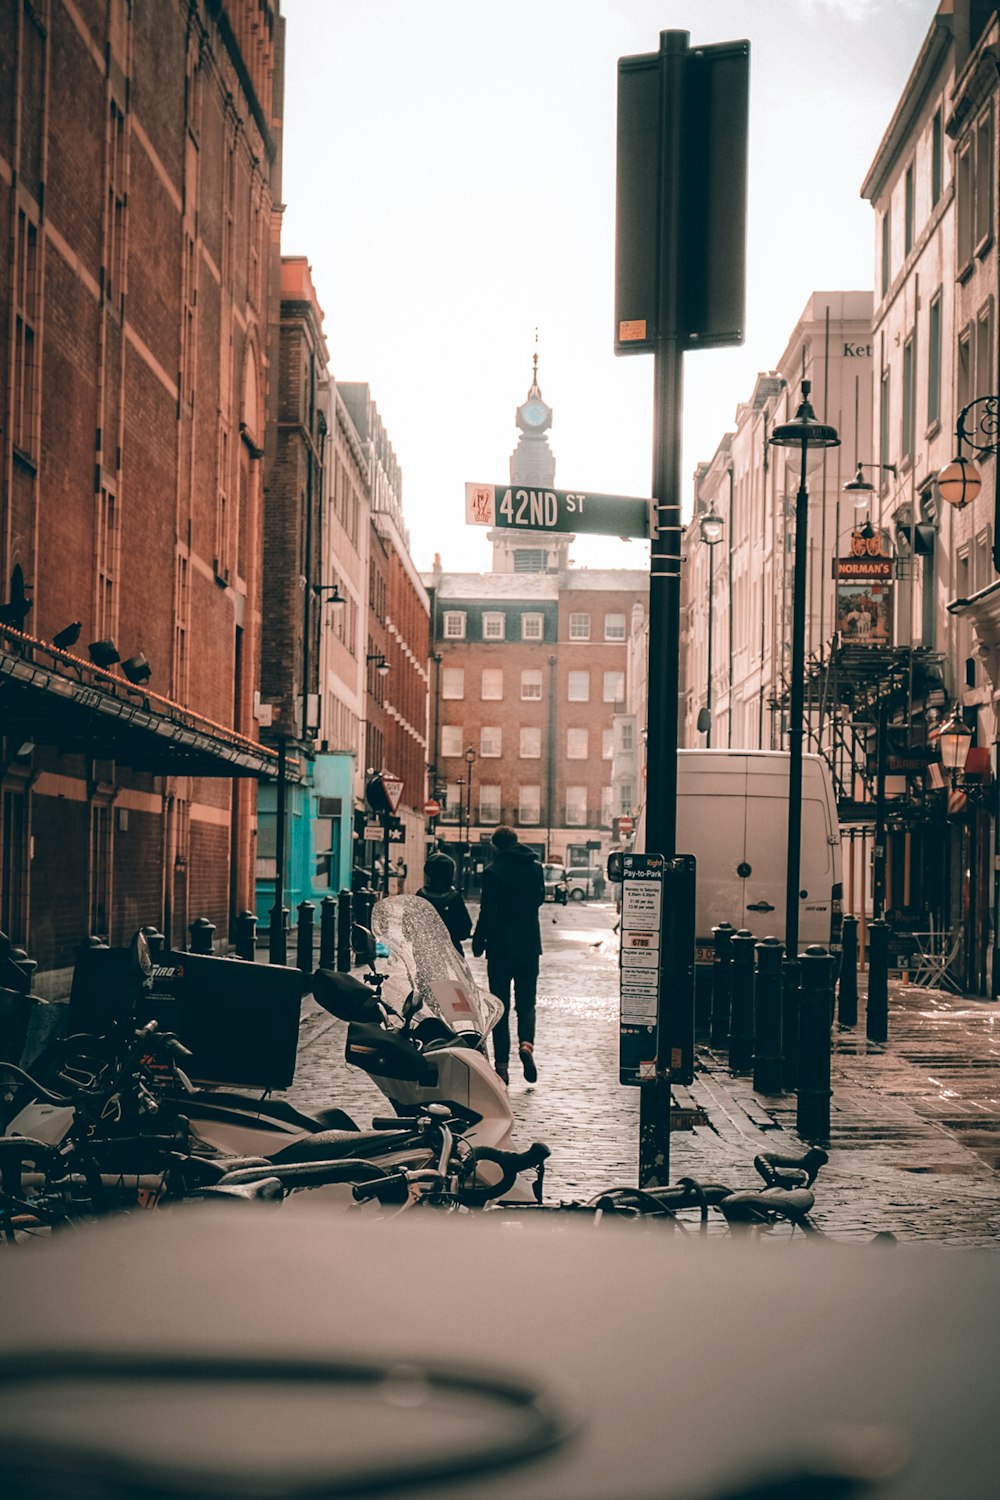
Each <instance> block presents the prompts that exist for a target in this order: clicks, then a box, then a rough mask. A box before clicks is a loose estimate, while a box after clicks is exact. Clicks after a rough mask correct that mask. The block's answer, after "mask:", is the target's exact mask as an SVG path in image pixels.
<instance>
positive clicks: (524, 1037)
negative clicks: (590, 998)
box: [472, 826, 545, 1083]
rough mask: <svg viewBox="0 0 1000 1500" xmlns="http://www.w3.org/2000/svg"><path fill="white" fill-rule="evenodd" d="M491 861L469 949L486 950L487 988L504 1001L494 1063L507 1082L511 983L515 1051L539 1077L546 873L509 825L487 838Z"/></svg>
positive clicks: (528, 1075) (530, 1076)
mask: <svg viewBox="0 0 1000 1500" xmlns="http://www.w3.org/2000/svg"><path fill="white" fill-rule="evenodd" d="M490 843H491V844H492V845H493V862H492V864H489V865H487V866H486V869H485V870H484V871H483V887H482V895H481V897H480V906H479V920H478V922H477V923H476V930H475V932H474V933H473V936H472V951H473V953H474V954H476V955H477V956H478V955H480V954H482V953H485V954H486V973H487V977H488V980H489V986H490V993H491V994H493V995H496V997H497V999H498V1000H500V1001H502V1003H503V1015H502V1016H501V1018H500V1020H499V1021H498V1022H497V1024H496V1026H495V1027H494V1030H493V1064H494V1067H495V1068H496V1070H497V1072H498V1073H499V1075H500V1077H501V1078H502V1079H503V1081H504V1083H507V1082H508V1081H509V1079H508V1069H509V1061H510V991H511V985H513V986H514V1006H515V1009H516V1011H517V1042H518V1049H517V1050H518V1055H519V1057H520V1059H521V1066H522V1068H523V1069H524V1076H525V1079H526V1080H527V1082H528V1083H534V1082H535V1081H536V1080H537V1078H538V1067H537V1065H536V1063H535V994H536V991H537V988H538V960H539V957H540V956H541V952H542V934H541V929H540V927H539V923H538V911H539V908H540V907H541V905H542V903H543V902H544V900H545V876H544V874H543V872H542V867H541V864H540V863H539V861H538V860H537V859H536V858H535V856H534V855H533V854H532V852H531V850H530V849H528V848H527V847H526V846H525V845H524V844H521V843H519V842H518V838H517V834H516V833H515V832H514V830H513V828H506V827H503V826H501V827H500V828H498V829H497V830H496V832H495V833H494V834H493V837H492V838H491V839H490Z"/></svg>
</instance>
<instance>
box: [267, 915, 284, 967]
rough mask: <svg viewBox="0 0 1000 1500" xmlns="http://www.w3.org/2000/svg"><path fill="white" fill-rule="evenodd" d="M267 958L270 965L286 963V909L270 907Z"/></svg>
mask: <svg viewBox="0 0 1000 1500" xmlns="http://www.w3.org/2000/svg"><path fill="white" fill-rule="evenodd" d="M267 957H268V962H269V963H272V964H284V963H287V962H288V907H287V906H281V907H278V906H272V907H271V920H270V926H269V928H268V933H267Z"/></svg>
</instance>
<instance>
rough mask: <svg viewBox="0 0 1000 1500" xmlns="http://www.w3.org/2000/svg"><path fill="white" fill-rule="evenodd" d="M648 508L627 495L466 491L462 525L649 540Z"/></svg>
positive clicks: (494, 487) (506, 488)
mask: <svg viewBox="0 0 1000 1500" xmlns="http://www.w3.org/2000/svg"><path fill="white" fill-rule="evenodd" d="M652 506H653V501H652V500H641V499H636V498H635V497H634V496H629V495H592V494H590V493H589V492H584V491H582V490H547V489H531V488H529V487H527V486H525V485H513V484H467V485H466V486H465V519H466V523H467V524H468V525H469V526H494V527H497V528H498V529H499V530H509V531H587V532H597V533H598V534H600V535H601V536H622V537H624V536H637V537H648V536H649V534H650V516H651V514H652Z"/></svg>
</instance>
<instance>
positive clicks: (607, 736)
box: [601, 729, 615, 760]
mask: <svg viewBox="0 0 1000 1500" xmlns="http://www.w3.org/2000/svg"><path fill="white" fill-rule="evenodd" d="M614 753H615V732H614V730H613V729H602V730H601V759H602V760H611V759H613V757H614Z"/></svg>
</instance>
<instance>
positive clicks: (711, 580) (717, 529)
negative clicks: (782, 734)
mask: <svg viewBox="0 0 1000 1500" xmlns="http://www.w3.org/2000/svg"><path fill="white" fill-rule="evenodd" d="M698 526H699V529H700V531H701V539H702V541H703V542H704V543H705V546H706V547H707V548H708V674H707V677H708V680H707V683H706V688H705V707H704V709H703V710H702V712H701V713H700V714H699V715H698V728H699V730H701V731H703V733H704V735H705V747H706V749H711V746H712V606H713V604H714V601H715V549H716V547H717V546H718V545H719V543H720V542H721V541H722V533H723V531H724V530H725V523H724V521H723V519H722V517H721V516H718V515H716V513H715V511H714V510H709V511H706V512H705V513H704V515H703V516H701V518H700V519H699V521H698ZM731 607H732V604H731V603H730V608H731Z"/></svg>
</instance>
